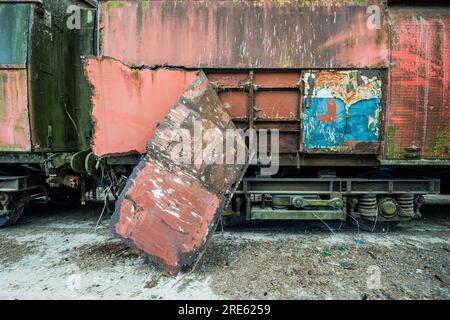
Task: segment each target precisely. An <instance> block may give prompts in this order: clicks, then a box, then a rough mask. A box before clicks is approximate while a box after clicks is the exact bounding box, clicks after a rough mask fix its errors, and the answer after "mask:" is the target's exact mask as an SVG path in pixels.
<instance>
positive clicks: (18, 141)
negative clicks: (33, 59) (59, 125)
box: [0, 69, 31, 151]
mask: <svg viewBox="0 0 450 320" xmlns="http://www.w3.org/2000/svg"><path fill="white" fill-rule="evenodd" d="M0 151H31V142H30V125H29V120H28V97H27V71H26V70H1V69H0Z"/></svg>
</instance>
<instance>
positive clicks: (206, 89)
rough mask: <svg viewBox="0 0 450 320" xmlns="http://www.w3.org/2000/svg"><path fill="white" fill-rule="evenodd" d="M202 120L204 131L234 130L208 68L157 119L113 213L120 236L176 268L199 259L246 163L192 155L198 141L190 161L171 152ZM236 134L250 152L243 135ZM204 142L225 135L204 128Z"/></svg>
mask: <svg viewBox="0 0 450 320" xmlns="http://www.w3.org/2000/svg"><path fill="white" fill-rule="evenodd" d="M141 72H142V71H141ZM199 124H200V126H201V127H202V128H203V129H204V130H205V131H209V130H212V131H213V132H216V133H218V134H220V135H222V136H224V135H225V131H226V130H227V129H235V126H234V124H233V123H232V121H231V118H230V117H229V116H228V114H227V113H226V111H225V109H224V108H223V105H222V103H221V102H220V100H219V97H218V96H217V94H216V93H215V91H214V89H213V88H212V87H211V86H210V85H209V82H208V80H207V79H206V77H205V75H204V74H203V73H200V74H199V76H198V78H197V80H195V81H194V82H193V83H192V85H191V86H190V87H189V88H188V90H187V91H185V92H184V93H183V95H182V96H181V98H180V99H179V101H178V103H177V104H176V105H175V106H174V107H173V108H172V109H171V110H170V112H169V113H168V115H167V117H166V118H165V120H164V122H163V123H161V125H160V126H158V128H157V130H156V133H155V136H154V138H153V139H152V140H150V141H149V146H148V151H147V154H146V155H145V157H143V158H142V159H141V161H140V162H139V164H138V166H137V167H136V168H135V170H134V171H133V173H132V175H131V177H130V179H129V180H128V183H127V186H126V187H125V189H124V191H123V192H122V194H121V196H120V198H119V201H118V202H117V204H116V211H115V213H114V215H113V218H112V220H111V228H112V231H113V232H114V233H115V234H116V235H118V236H119V237H121V238H122V239H123V240H124V241H125V242H126V243H128V244H129V245H130V246H132V247H135V248H137V249H139V250H141V251H143V252H144V253H146V254H147V255H149V256H150V257H152V258H154V259H155V260H156V261H157V262H159V263H160V265H161V266H162V267H164V268H165V270H166V271H168V272H169V273H171V274H177V273H178V272H179V271H180V270H182V269H184V268H186V267H192V266H193V265H194V264H195V263H196V262H197V261H198V260H199V259H200V258H201V256H202V253H203V252H204V250H205V248H206V246H207V244H208V241H209V240H210V238H211V237H212V235H213V233H214V231H215V229H216V226H217V223H218V220H219V217H220V215H221V213H222V211H223V209H224V207H225V205H226V204H227V201H228V199H231V197H232V195H233V193H234V191H235V189H236V187H237V185H238V184H239V182H240V180H241V178H242V175H243V174H244V170H245V165H244V164H228V165H223V164H213V163H210V164H208V162H206V161H200V162H197V161H194V158H195V159H197V157H196V151H195V148H196V147H195V146H194V145H195V143H194V144H190V143H189V145H188V147H187V148H186V150H184V149H183V152H182V153H185V152H186V151H188V152H189V153H190V154H191V155H194V157H193V158H191V161H192V162H191V161H188V162H179V161H177V160H176V159H175V158H174V154H178V152H180V151H176V148H177V145H178V144H179V143H178V142H179V139H180V138H181V139H183V135H181V132H183V130H187V133H188V136H190V137H193V138H195V135H194V136H192V134H194V131H195V130H196V129H195V128H196V126H197V125H199ZM210 132H211V131H210ZM179 135H181V136H179ZM184 139H186V137H184ZM236 139H237V140H236V143H237V144H238V145H240V146H242V147H243V150H244V152H245V153H246V152H247V150H246V147H245V142H244V140H243V138H242V137H241V136H238V137H236ZM199 142H200V146H201V150H207V148H208V147H211V145H212V144H213V145H215V146H216V147H217V146H219V145H221V144H223V141H222V140H220V139H219V140H217V141H210V140H209V139H208V138H206V133H205V136H204V138H201V139H200V140H199ZM228 151H229V150H227V152H228ZM174 152H175V153H174ZM233 154H234V155H235V152H234V153H233Z"/></svg>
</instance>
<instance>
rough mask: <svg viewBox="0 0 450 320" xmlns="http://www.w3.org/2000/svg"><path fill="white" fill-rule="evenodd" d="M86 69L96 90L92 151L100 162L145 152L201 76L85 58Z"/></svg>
mask: <svg viewBox="0 0 450 320" xmlns="http://www.w3.org/2000/svg"><path fill="white" fill-rule="evenodd" d="M85 70H86V75H87V78H88V80H89V82H90V83H91V85H92V91H93V92H92V98H91V100H92V118H93V121H94V137H93V142H92V149H93V151H94V154H95V155H96V156H98V157H102V156H106V155H110V154H125V153H130V152H139V153H145V146H146V142H147V141H148V140H149V139H151V138H152V137H153V136H154V133H155V131H156V127H157V125H158V123H162V122H163V120H164V117H165V116H166V115H167V113H168V112H169V110H170V109H171V108H172V107H173V106H174V105H175V104H176V102H177V101H178V98H179V97H180V95H181V94H182V93H183V92H184V91H185V90H186V88H187V87H188V86H189V84H191V83H192V82H193V81H194V79H195V78H196V77H197V72H196V71H185V70H179V69H164V68H162V69H157V70H151V69H143V70H137V69H133V68H129V67H127V66H126V65H124V64H122V63H121V62H119V61H116V60H114V59H111V58H87V59H86V60H85Z"/></svg>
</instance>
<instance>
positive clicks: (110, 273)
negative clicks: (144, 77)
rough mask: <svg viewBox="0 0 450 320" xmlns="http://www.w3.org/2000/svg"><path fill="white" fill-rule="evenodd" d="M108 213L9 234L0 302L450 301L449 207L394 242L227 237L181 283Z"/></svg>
mask: <svg viewBox="0 0 450 320" xmlns="http://www.w3.org/2000/svg"><path fill="white" fill-rule="evenodd" d="M100 211H101V206H99V205H95V204H91V205H88V206H86V207H82V208H80V207H79V208H64V207H55V206H44V205H34V206H32V207H30V208H29V209H28V211H27V212H26V214H25V216H24V218H22V219H21V220H20V222H19V223H18V224H17V225H16V226H14V227H11V228H8V229H0V252H1V255H0V270H1V271H0V299H449V298H450V268H449V261H450V255H449V251H450V219H449V218H448V215H447V214H449V213H450V208H449V207H441V206H429V207H424V210H423V211H424V218H423V219H422V220H420V221H413V222H409V223H402V224H400V225H399V227H398V228H397V229H395V231H390V232H389V233H387V234H369V233H364V232H359V231H358V230H357V229H355V228H354V227H351V226H348V225H341V224H340V223H332V224H330V225H329V226H330V227H331V228H332V230H331V231H330V230H329V229H328V228H327V227H326V226H324V225H322V224H320V223H295V224H292V223H289V224H286V225H280V224H276V225H274V224H272V225H253V226H247V227H235V228H228V229H225V230H224V231H223V232H218V233H217V234H216V235H215V237H214V238H213V241H212V242H211V245H210V246H209V248H208V250H207V252H206V254H205V256H204V258H203V260H202V261H201V262H200V263H199V264H198V266H197V268H196V269H195V270H194V271H193V272H192V273H188V274H186V275H184V276H179V277H178V278H172V277H169V276H167V275H166V274H164V273H163V272H161V271H160V270H159V269H158V268H157V267H156V266H155V265H153V264H152V263H151V262H150V261H148V259H146V258H145V257H142V256H140V255H139V254H137V253H135V252H134V251H132V250H131V249H128V248H127V247H126V246H124V245H123V244H122V243H121V242H120V241H118V240H116V239H114V238H113V237H112V236H111V234H110V233H109V230H108V228H107V224H108V221H107V219H104V220H103V221H102V222H101V223H100V225H99V227H98V228H96V227H95V225H96V222H97V219H98V216H99V213H100Z"/></svg>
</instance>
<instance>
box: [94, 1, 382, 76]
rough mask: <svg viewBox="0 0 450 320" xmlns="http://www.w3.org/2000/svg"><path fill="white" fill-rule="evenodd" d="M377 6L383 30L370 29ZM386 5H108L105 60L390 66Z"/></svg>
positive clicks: (103, 20) (103, 17)
mask: <svg viewBox="0 0 450 320" xmlns="http://www.w3.org/2000/svg"><path fill="white" fill-rule="evenodd" d="M371 5H377V6H378V8H379V9H380V13H381V19H382V21H381V22H382V23H381V28H380V29H376V28H369V27H368V26H367V21H368V20H369V18H370V16H371V13H367V9H368V7H369V6H371ZM383 8H384V3H383V0H367V1H365V0H349V1H333V0H317V1H301V0H299V1H295V0H293V1H281V0H280V1H278V0H273V1H269V0H265V1H263V0H254V1H219V0H218V1H204V0H200V1H193V0H187V1H173V0H164V1H117V0H115V1H101V2H100V25H101V27H100V47H101V50H102V52H101V54H102V55H104V56H111V57H114V58H116V59H118V60H120V61H123V62H125V63H126V64H128V65H171V66H185V67H195V68H207V67H208V68H362V67H367V68H374V67H383V66H384V67H387V66H388V41H387V23H386V19H385V14H384V10H383Z"/></svg>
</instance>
